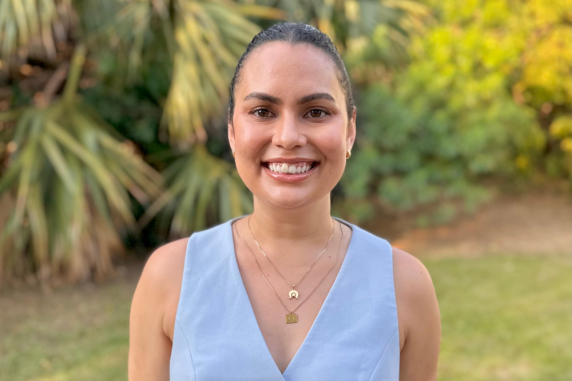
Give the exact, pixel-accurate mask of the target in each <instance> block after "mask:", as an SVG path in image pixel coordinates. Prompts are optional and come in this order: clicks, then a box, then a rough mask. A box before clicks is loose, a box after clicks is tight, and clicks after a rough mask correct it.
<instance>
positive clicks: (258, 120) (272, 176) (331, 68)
mask: <svg viewBox="0 0 572 381" xmlns="http://www.w3.org/2000/svg"><path fill="white" fill-rule="evenodd" d="M354 139H355V112H354V113H353V115H350V118H348V115H347V111H346V99H345V96H344V93H343V90H342V88H341V85H340V83H339V81H338V78H337V75H336V67H335V64H334V62H333V61H332V59H331V58H330V57H329V56H328V55H326V53H324V52H322V51H321V50H319V49H318V48H315V47H313V46H311V45H308V44H298V45H293V46H292V45H290V44H288V43H286V42H271V43H266V44H264V45H262V46H260V47H259V48H257V49H256V50H254V51H253V52H252V53H251V54H250V55H249V57H248V58H247V59H246V61H245V64H244V66H243V68H242V72H241V75H240V80H239V82H238V84H237V86H236V89H235V110H234V117H233V123H232V124H229V141H230V145H231V147H232V149H233V150H235V151H236V152H235V160H236V166H237V169H238V172H239V174H240V177H241V178H242V180H243V181H244V183H245V184H246V186H247V187H248V189H250V191H251V192H252V193H253V194H254V196H255V197H257V198H258V199H260V200H263V201H266V202H269V203H271V204H273V205H275V206H278V207H282V208H295V207H300V206H304V205H307V204H310V203H312V202H316V201H318V200H320V199H322V198H324V197H325V196H326V195H328V194H329V192H330V191H331V190H332V189H333V188H334V186H335V185H336V184H337V183H338V181H339V180H340V178H341V177H342V174H343V172H344V169H345V166H346V150H348V149H349V150H351V148H352V145H353V142H354ZM292 172H295V173H292Z"/></svg>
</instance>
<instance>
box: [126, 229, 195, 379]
mask: <svg viewBox="0 0 572 381" xmlns="http://www.w3.org/2000/svg"><path fill="white" fill-rule="evenodd" d="M186 245H187V239H181V240H178V241H175V242H171V243H169V244H166V245H164V246H161V247H160V248H158V249H157V250H156V251H155V252H154V253H153V254H151V256H150V257H149V259H148V260H147V263H146V264H145V268H144V269H143V273H142V274H141V278H140V279H139V283H138V284H137V288H136V290H135V294H134V295H133V302H132V304H131V315H130V323H129V380H130V381H168V380H169V361H170V358H171V347H172V342H171V337H172V330H173V327H171V325H174V316H175V314H176V305H177V303H178V300H179V293H180V289H181V280H182V274H183V267H184V256H185V251H186Z"/></svg>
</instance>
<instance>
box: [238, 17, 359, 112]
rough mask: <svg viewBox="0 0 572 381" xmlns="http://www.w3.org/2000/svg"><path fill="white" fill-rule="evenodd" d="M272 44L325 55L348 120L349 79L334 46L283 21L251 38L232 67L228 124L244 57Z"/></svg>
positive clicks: (300, 26) (322, 35)
mask: <svg viewBox="0 0 572 381" xmlns="http://www.w3.org/2000/svg"><path fill="white" fill-rule="evenodd" d="M274 41H284V42H288V43H289V44H291V45H295V44H309V45H312V46H315V47H316V48H318V49H320V50H322V51H323V52H324V53H326V54H327V55H328V56H329V57H330V58H331V59H332V61H334V64H335V65H336V69H337V74H338V81H339V82H340V85H341V86H342V90H343V92H344V95H345V97H346V109H347V112H348V118H351V117H352V113H353V110H354V108H355V106H354V98H353V94H352V88H351V85H350V80H349V77H348V73H347V71H346V67H345V65H344V61H343V60H342V57H341V56H340V53H339V52H338V49H337V48H336V46H335V45H334V44H333V42H332V40H330V38H329V37H328V36H327V35H326V34H325V33H322V32H321V31H320V30H319V29H316V28H314V27H313V26H310V25H306V24H298V23H291V22H284V23H279V24H275V25H273V26H271V27H270V28H268V29H266V30H263V31H262V32H260V33H258V34H257V35H256V36H254V38H253V39H252V41H250V44H248V46H247V47H246V51H245V52H244V53H243V54H242V57H240V60H238V65H236V69H235V71H234V76H233V77H232V81H231V83H230V99H229V105H228V120H229V121H230V123H232V117H233V116H234V90H235V89H236V85H237V84H238V82H239V81H240V73H241V71H242V68H243V66H244V62H245V61H246V58H248V55H249V54H250V53H251V52H252V51H253V50H254V49H256V48H257V47H259V46H261V45H264V44H265V43H267V42H274Z"/></svg>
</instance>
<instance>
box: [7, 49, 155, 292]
mask: <svg viewBox="0 0 572 381" xmlns="http://www.w3.org/2000/svg"><path fill="white" fill-rule="evenodd" d="M84 54H85V49H84V48H83V47H82V46H80V47H78V49H77V51H76V54H75V56H74V60H73V62H74V63H73V65H72V70H71V72H70V75H69V78H68V82H67V84H66V88H65V90H64V96H63V97H62V98H61V99H58V100H56V101H54V102H52V103H51V104H50V105H49V106H47V107H45V108H44V107H33V106H32V107H27V108H25V109H24V110H22V111H21V112H19V115H18V120H17V124H16V126H15V129H14V134H13V136H12V140H11V144H13V145H14V146H15V147H16V149H15V150H14V152H13V153H12V154H11V156H10V158H9V160H10V162H11V164H10V166H9V167H8V169H7V171H6V172H5V173H4V174H3V176H2V178H1V179H0V195H2V196H3V201H4V208H6V209H5V210H8V212H7V213H6V215H5V217H6V220H5V221H3V223H2V224H1V228H2V229H1V233H0V285H1V284H2V283H4V282H5V281H10V280H11V278H15V277H23V276H27V275H30V274H32V275H35V276H36V277H37V279H38V280H39V281H40V282H42V283H45V282H47V281H49V280H53V279H55V278H59V277H62V276H64V277H65V278H67V279H68V280H71V281H77V280H83V279H87V278H89V277H91V276H94V277H95V278H96V279H97V278H103V277H105V276H107V275H108V274H109V273H110V272H111V269H112V265H111V253H112V251H113V250H117V249H119V248H121V240H120V236H119V234H118V230H119V231H121V230H124V229H125V228H129V227H131V228H132V229H133V228H135V227H136V221H135V218H134V217H133V214H132V211H131V200H130V198H129V194H131V195H132V196H133V197H135V198H136V199H137V200H138V201H139V202H141V203H147V202H149V201H150V200H151V199H152V198H154V197H157V196H158V195H159V194H160V192H161V188H160V187H161V183H162V179H161V177H160V176H159V174H158V173H157V172H155V170H153V169H152V168H151V167H150V166H149V165H147V164H146V163H145V162H144V161H143V160H142V159H141V157H139V156H137V155H135V153H134V152H133V149H132V147H131V146H129V145H128V144H126V143H122V142H121V141H120V139H119V137H118V136H117V133H116V132H114V131H113V130H112V129H111V128H110V127H109V126H108V125H106V124H105V123H103V122H102V121H101V120H100V118H99V117H98V115H97V113H95V111H94V110H93V109H91V108H90V107H89V106H87V105H85V104H84V103H82V102H81V100H79V99H77V97H76V95H75V93H74V92H75V87H76V85H77V82H78V79H79V71H80V70H81V68H82V66H83V59H84ZM13 116H15V115H14V113H13V112H12V113H9V115H8V117H13ZM4 208H3V209H4ZM92 271H93V274H91V272H92Z"/></svg>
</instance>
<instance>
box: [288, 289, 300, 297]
mask: <svg viewBox="0 0 572 381" xmlns="http://www.w3.org/2000/svg"><path fill="white" fill-rule="evenodd" d="M288 296H289V297H290V299H292V298H296V299H298V291H296V290H294V287H292V290H290V292H289V293H288Z"/></svg>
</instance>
